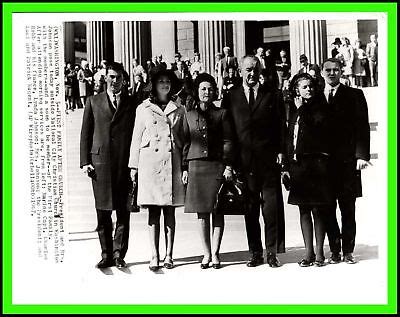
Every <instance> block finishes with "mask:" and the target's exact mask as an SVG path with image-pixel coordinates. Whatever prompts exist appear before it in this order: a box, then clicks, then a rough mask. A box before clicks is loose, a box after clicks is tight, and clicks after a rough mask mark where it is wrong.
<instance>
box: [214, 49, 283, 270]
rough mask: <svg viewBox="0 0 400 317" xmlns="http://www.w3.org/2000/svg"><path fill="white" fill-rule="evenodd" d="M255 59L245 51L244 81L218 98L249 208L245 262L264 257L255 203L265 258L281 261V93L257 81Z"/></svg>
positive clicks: (250, 263)
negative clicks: (233, 136)
mask: <svg viewBox="0 0 400 317" xmlns="http://www.w3.org/2000/svg"><path fill="white" fill-rule="evenodd" d="M260 70H261V68H260V61H259V60H258V58H257V57H256V56H245V57H244V58H243V59H242V62H241V74H242V77H243V84H242V85H241V86H240V87H237V88H234V89H232V90H231V91H230V92H229V93H228V94H227V95H226V96H225V97H224V99H223V101H222V107H224V108H226V109H228V110H229V112H228V113H230V115H231V116H232V121H233V125H234V130H235V134H236V139H237V147H238V149H239V154H238V157H239V164H238V165H237V166H236V167H237V168H238V169H239V170H240V172H241V173H242V175H243V178H244V180H245V183H246V185H247V188H248V190H249V197H250V211H249V213H248V214H246V215H245V222H246V232H247V240H248V245H249V251H250V259H249V261H248V262H247V266H249V267H254V266H257V265H260V264H262V263H263V247H262V242H261V227H260V222H259V217H260V208H261V210H262V215H263V218H264V223H265V244H266V249H267V263H268V264H269V266H271V267H278V266H280V264H279V261H278V259H277V257H276V254H277V253H282V252H285V237H284V214H283V203H282V189H281V185H280V166H279V164H280V163H281V161H282V153H284V150H285V142H284V140H285V139H284V133H285V119H284V115H283V111H284V108H283V99H282V97H281V95H280V93H279V92H278V91H277V90H273V89H272V88H271V89H266V88H265V87H262V86H261V85H260V84H259V83H258V79H259V75H260Z"/></svg>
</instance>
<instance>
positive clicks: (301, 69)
mask: <svg viewBox="0 0 400 317" xmlns="http://www.w3.org/2000/svg"><path fill="white" fill-rule="evenodd" d="M308 68H309V69H314V70H315V73H316V74H317V76H319V75H320V74H321V70H320V69H319V66H318V65H317V64H308ZM297 73H298V74H303V73H304V67H301V68H300V69H299V71H298V72H297Z"/></svg>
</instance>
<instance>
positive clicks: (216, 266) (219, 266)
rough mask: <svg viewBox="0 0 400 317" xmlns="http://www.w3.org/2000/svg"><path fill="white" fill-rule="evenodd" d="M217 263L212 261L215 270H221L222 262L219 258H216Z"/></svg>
mask: <svg viewBox="0 0 400 317" xmlns="http://www.w3.org/2000/svg"><path fill="white" fill-rule="evenodd" d="M215 259H216V261H214V260H213V261H212V267H213V269H220V268H221V267H222V266H221V261H220V260H219V258H218V256H216V258H215Z"/></svg>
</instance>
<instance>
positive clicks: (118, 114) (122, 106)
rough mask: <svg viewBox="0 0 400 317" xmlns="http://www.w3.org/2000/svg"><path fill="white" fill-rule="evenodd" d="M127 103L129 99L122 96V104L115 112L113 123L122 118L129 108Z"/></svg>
mask: <svg viewBox="0 0 400 317" xmlns="http://www.w3.org/2000/svg"><path fill="white" fill-rule="evenodd" d="M127 103H128V98H126V97H125V96H123V95H122V94H121V102H120V104H119V106H118V108H117V110H116V111H115V112H114V116H113V118H112V120H111V122H115V121H116V120H117V119H118V118H119V117H120V116H121V114H122V113H124V111H125V108H126V107H127V106H128V105H127Z"/></svg>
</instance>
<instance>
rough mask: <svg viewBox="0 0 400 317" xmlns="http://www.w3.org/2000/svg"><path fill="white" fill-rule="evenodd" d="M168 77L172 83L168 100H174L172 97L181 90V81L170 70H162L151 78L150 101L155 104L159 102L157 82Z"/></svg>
mask: <svg viewBox="0 0 400 317" xmlns="http://www.w3.org/2000/svg"><path fill="white" fill-rule="evenodd" d="M162 76H166V77H168V78H169V80H170V81H171V89H170V90H169V93H168V96H167V97H168V100H171V99H172V96H173V95H175V94H176V93H177V92H178V91H179V90H180V89H181V88H182V84H181V82H180V81H179V79H178V77H176V75H175V73H174V72H173V71H172V70H169V69H161V70H159V71H157V72H156V73H154V74H153V76H151V91H150V101H151V102H153V103H157V102H158V98H157V81H158V80H159V79H160V78H161V77H162Z"/></svg>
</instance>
